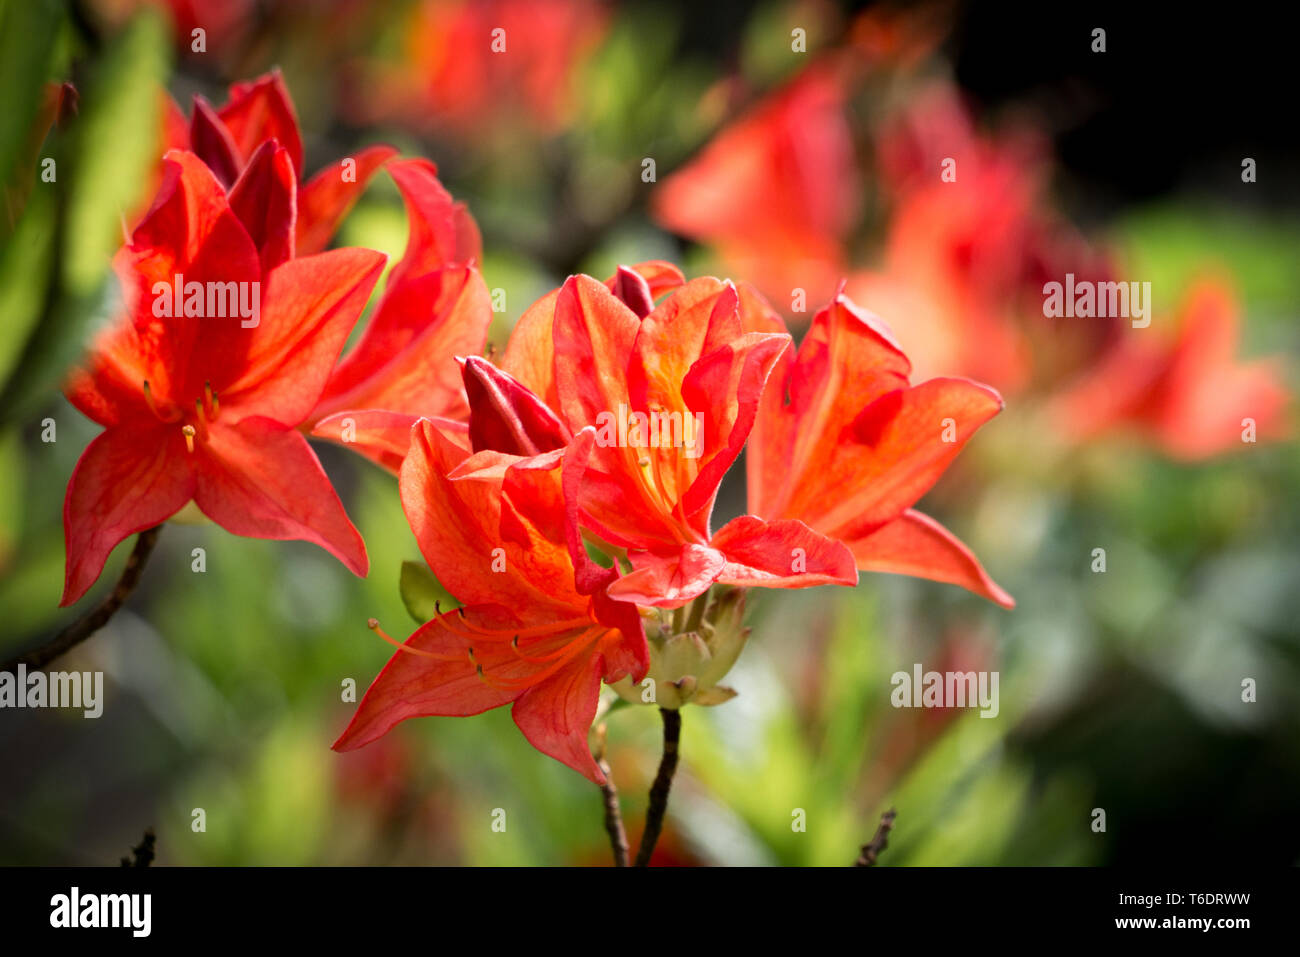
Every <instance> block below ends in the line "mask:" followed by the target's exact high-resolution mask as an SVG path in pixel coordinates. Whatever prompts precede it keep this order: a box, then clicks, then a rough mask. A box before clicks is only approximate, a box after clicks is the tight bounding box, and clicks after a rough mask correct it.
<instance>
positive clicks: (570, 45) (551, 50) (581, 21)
mask: <svg viewBox="0 0 1300 957" xmlns="http://www.w3.org/2000/svg"><path fill="white" fill-rule="evenodd" d="M607 20H608V14H607V11H606V9H605V8H604V7H603V6H602V5H601V4H599V3H595V2H592V0H473V2H466V0H422V2H420V3H418V4H417V5H416V6H415V8H414V10H413V12H412V16H411V17H410V19H409V22H407V23H406V24H404V25H403V26H404V29H403V30H402V31H401V35H402V37H403V39H404V44H405V45H404V49H403V50H402V51H401V52H400V54H399V56H398V58H397V59H396V62H393V61H391V60H385V61H383V62H372V63H363V64H362V65H361V73H362V75H361V77H360V79H358V80H357V81H356V82H353V83H350V84H348V85H347V87H346V88H345V91H344V92H345V95H346V96H347V97H348V99H349V102H348V108H349V111H350V112H351V113H353V114H354V115H355V116H356V117H357V118H358V119H359V120H361V121H362V122H366V123H371V122H374V121H376V120H400V121H402V122H405V123H408V124H410V125H413V126H416V127H419V128H422V129H435V130H438V131H440V132H442V133H444V134H445V133H446V132H447V131H452V132H459V133H461V134H462V135H464V134H474V135H476V136H477V137H479V138H481V137H482V136H483V131H484V128H485V126H489V127H494V128H497V129H500V128H502V127H501V121H503V120H509V121H510V122H511V123H512V124H513V125H514V126H522V127H523V128H525V129H535V130H540V131H542V132H555V131H557V130H558V129H560V128H561V127H563V126H564V124H565V123H566V122H568V120H569V117H570V116H571V114H572V111H573V106H574V103H573V97H572V92H573V90H574V80H575V78H576V76H577V72H578V69H579V68H580V67H581V65H582V63H583V62H584V61H585V59H586V57H587V56H588V54H589V53H590V51H591V50H592V49H593V48H594V47H595V45H596V44H597V43H598V42H599V41H600V38H601V37H602V36H603V35H604V33H605V30H606V23H607ZM497 30H501V31H503V32H502V33H499V34H498V33H496V32H495V31H497Z"/></svg>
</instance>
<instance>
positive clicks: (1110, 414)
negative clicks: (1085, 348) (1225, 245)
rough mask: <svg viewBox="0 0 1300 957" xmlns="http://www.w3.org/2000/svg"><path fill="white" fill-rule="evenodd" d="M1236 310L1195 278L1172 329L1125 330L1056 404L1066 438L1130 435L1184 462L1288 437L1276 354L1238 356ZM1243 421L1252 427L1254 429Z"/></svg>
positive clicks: (1225, 291)
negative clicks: (1256, 357)
mask: <svg viewBox="0 0 1300 957" xmlns="http://www.w3.org/2000/svg"><path fill="white" fill-rule="evenodd" d="M1240 323H1241V310H1240V307H1239V306H1238V304H1237V301H1236V299H1235V297H1234V296H1233V294H1232V292H1231V290H1230V289H1229V288H1228V287H1227V285H1225V284H1224V283H1222V282H1220V281H1216V280H1202V281H1200V282H1198V283H1197V284H1196V285H1195V286H1193V287H1192V288H1191V290H1190V291H1189V292H1188V293H1187V295H1186V297H1185V299H1184V301H1183V304H1182V306H1181V308H1180V309H1179V311H1178V315H1177V318H1176V320H1175V327H1176V328H1175V331H1174V333H1173V334H1172V335H1161V333H1160V331H1159V324H1158V323H1154V324H1153V325H1152V328H1150V329H1130V330H1129V331H1128V332H1127V333H1126V334H1125V335H1124V337H1123V338H1122V339H1121V340H1120V341H1119V342H1118V343H1117V344H1116V345H1115V346H1114V347H1113V348H1112V349H1110V350H1109V351H1108V352H1107V353H1106V354H1105V355H1103V356H1102V357H1101V358H1100V360H1099V361H1098V363H1097V365H1096V366H1095V367H1094V368H1093V369H1091V370H1089V371H1088V372H1086V373H1084V374H1083V376H1081V377H1080V379H1079V380H1078V381H1077V382H1076V383H1075V384H1074V385H1073V386H1071V387H1070V388H1069V389H1067V390H1066V391H1065V392H1064V393H1063V394H1062V395H1061V396H1060V397H1059V398H1058V399H1057V400H1056V402H1055V406H1054V407H1055V410H1056V412H1057V414H1058V416H1059V418H1058V421H1059V422H1060V423H1061V425H1062V427H1063V429H1064V430H1065V431H1066V433H1067V434H1068V435H1070V436H1071V437H1073V438H1074V439H1076V440H1078V441H1084V440H1088V439H1091V438H1094V437H1096V436H1098V435H1102V434H1105V433H1108V432H1113V431H1125V430H1127V431H1129V432H1131V433H1135V434H1137V435H1140V436H1143V437H1145V438H1147V439H1149V440H1151V441H1153V442H1155V443H1156V444H1157V445H1158V446H1159V447H1160V448H1161V449H1162V450H1163V451H1164V452H1165V453H1166V454H1168V455H1170V456H1172V457H1173V458H1176V459H1182V460H1186V461H1192V460H1196V459H1203V458H1207V457H1209V456H1212V455H1216V454H1219V453H1222V452H1227V451H1229V450H1231V449H1234V448H1236V449H1240V448H1242V447H1243V445H1244V443H1245V442H1246V441H1247V439H1246V438H1245V436H1246V435H1247V434H1250V435H1252V436H1253V437H1252V438H1251V439H1250V440H1249V441H1257V440H1262V439H1268V438H1279V437H1282V436H1284V435H1285V434H1287V432H1288V431H1289V427H1288V425H1287V422H1286V407H1287V404H1288V402H1289V401H1290V395H1289V393H1288V392H1287V390H1286V388H1285V386H1284V385H1283V383H1282V377H1281V370H1280V368H1279V365H1278V363H1277V361H1276V360H1273V359H1259V360H1254V361H1249V362H1242V361H1239V360H1238V359H1237V346H1238V339H1239V337H1240ZM1251 423H1253V428H1252V425H1251Z"/></svg>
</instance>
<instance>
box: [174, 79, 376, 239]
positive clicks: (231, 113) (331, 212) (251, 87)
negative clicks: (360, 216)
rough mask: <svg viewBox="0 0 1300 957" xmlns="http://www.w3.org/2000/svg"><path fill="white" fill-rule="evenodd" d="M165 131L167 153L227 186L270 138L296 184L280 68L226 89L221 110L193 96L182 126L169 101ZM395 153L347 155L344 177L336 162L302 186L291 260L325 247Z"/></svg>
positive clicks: (298, 165)
mask: <svg viewBox="0 0 1300 957" xmlns="http://www.w3.org/2000/svg"><path fill="white" fill-rule="evenodd" d="M164 129H165V133H164V142H165V143H166V144H167V146H168V147H170V148H172V149H182V150H192V151H193V152H194V153H196V154H198V156H199V157H200V158H201V159H202V160H203V161H204V162H205V163H206V164H207V165H208V167H209V168H210V169H211V170H212V172H213V173H214V174H215V175H216V177H217V179H218V180H220V181H221V184H222V185H223V186H225V187H227V188H229V187H231V186H232V185H233V184H234V182H235V180H236V179H238V178H239V175H240V173H241V172H242V171H243V169H244V167H245V166H246V165H247V164H248V163H249V162H250V161H251V159H252V157H253V155H254V154H255V153H256V152H257V150H258V148H259V147H261V145H262V144H263V143H265V142H266V141H267V140H275V141H277V142H278V143H279V144H280V145H281V146H283V147H284V148H285V149H286V150H288V151H289V159H290V161H291V162H292V164H293V172H294V176H295V177H296V178H297V179H298V180H299V181H301V180H302V175H303V150H302V134H301V133H300V132H299V130H298V116H297V113H296V112H295V110H294V108H293V101H292V100H291V99H290V98H289V91H288V89H287V88H286V87H285V85H284V79H283V77H281V75H280V71H279V70H273V71H272V72H270V73H268V74H266V75H265V76H261V77H258V78H257V79H256V80H249V81H245V82H242V83H236V84H234V85H232V86H231V87H230V99H229V100H228V101H227V102H226V105H225V106H223V107H220V108H219V109H218V108H214V107H213V106H212V105H211V104H209V103H208V101H207V100H205V99H204V98H203V97H201V96H196V97H195V98H194V108H193V111H192V112H191V114H190V119H189V122H188V123H187V122H186V120H185V116H184V114H183V113H182V112H181V110H180V108H179V107H178V106H177V105H176V103H175V102H174V101H173V100H171V99H170V98H168V99H167V111H166V115H165V117H164ZM396 155H397V150H395V149H393V148H392V147H391V146H369V147H366V148H365V149H363V150H360V151H358V152H357V154H356V156H353V157H350V159H352V160H354V161H355V163H356V167H355V169H354V170H353V171H352V174H353V175H350V176H349V177H348V179H346V180H345V179H344V176H343V173H344V171H343V168H342V167H341V166H340V165H339V164H330V165H329V166H326V167H325V168H324V169H322V170H321V171H320V172H319V173H317V174H316V175H315V176H314V177H312V178H311V179H310V180H308V181H307V182H305V183H302V185H301V188H300V189H299V190H298V219H297V223H296V226H295V230H294V233H295V235H294V249H295V251H296V254H297V255H299V256H305V255H310V254H311V253H318V252H320V251H321V250H322V249H324V248H325V247H326V246H328V245H329V242H330V239H332V238H333V236H334V233H335V232H336V231H337V230H338V227H339V223H341V222H342V221H343V217H344V216H346V215H347V213H348V210H350V209H351V208H352V206H353V204H354V203H355V202H356V201H357V200H358V199H359V198H360V196H361V194H362V192H364V191H365V188H366V185H367V184H368V183H369V182H370V177H371V176H373V175H374V174H375V172H376V171H377V170H378V169H379V168H380V167H381V166H383V165H384V163H386V162H387V161H388V160H389V159H391V158H392V157H394V156H396Z"/></svg>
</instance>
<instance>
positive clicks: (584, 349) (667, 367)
mask: <svg viewBox="0 0 1300 957" xmlns="http://www.w3.org/2000/svg"><path fill="white" fill-rule="evenodd" d="M656 269H657V271H655V272H652V273H651V274H652V275H653V276H654V278H655V279H656V282H657V283H659V284H660V285H669V284H672V283H674V282H675V280H674V279H673V278H672V277H671V275H666V274H665V273H664V272H663V270H662V269H658V267H656ZM613 285H614V288H615V289H616V290H618V292H619V295H615V293H614V292H613V291H611V289H610V286H609V285H606V284H602V283H600V282H597V281H596V280H595V279H592V278H591V277H590V276H573V277H571V278H570V279H569V280H568V282H566V283H565V284H564V286H563V287H562V288H561V289H560V290H559V291H558V292H557V293H553V294H552V295H551V296H548V297H547V298H546V299H544V300H542V302H540V303H538V304H537V305H536V306H534V307H533V308H532V309H530V310H529V311H528V313H526V314H525V315H524V316H523V317H522V318H521V319H520V321H519V324H518V325H517V326H516V328H515V330H514V332H513V334H512V335H511V339H510V343H509V345H508V346H507V349H506V355H505V357H504V358H503V362H502V365H503V368H504V369H505V370H506V372H508V373H510V374H512V375H513V376H514V377H515V378H516V379H518V380H519V382H520V383H522V385H523V386H524V387H527V389H530V390H532V392H534V393H535V394H536V396H538V397H539V401H543V400H544V402H545V404H546V405H548V406H549V407H550V409H551V410H552V412H553V413H554V416H555V418H556V420H557V421H558V422H560V423H562V426H563V427H564V428H565V429H567V430H568V432H569V433H578V432H580V431H581V430H583V429H585V428H588V427H591V428H595V429H596V430H597V440H596V449H595V451H594V452H593V455H592V460H591V464H590V466H589V467H588V469H587V473H586V478H585V480H584V483H583V491H582V500H581V504H582V518H581V521H582V526H583V528H584V529H587V530H588V531H590V532H592V533H593V534H594V535H595V536H597V537H598V538H599V539H600V540H601V541H602V542H603V543H604V544H605V545H606V546H607V547H612V548H614V549H622V550H625V552H626V555H627V559H628V560H629V561H630V563H631V564H632V566H633V568H634V571H633V572H632V573H631V574H629V575H628V576H626V577H625V578H622V579H620V580H619V581H618V582H616V583H614V584H612V585H611V586H610V589H609V593H610V595H611V596H614V597H617V598H619V599H621V600H624V601H634V602H639V603H641V604H646V605H655V606H659V607H666V608H673V607H677V606H680V605H682V604H685V603H686V602H688V601H690V600H691V599H692V598H695V597H696V596H697V595H700V594H702V593H703V592H705V591H707V590H708V588H709V586H710V585H712V584H713V583H714V582H720V583H724V584H733V585H746V586H768V587H778V588H801V587H806V586H809V585H821V584H831V583H837V584H850V585H851V584H854V583H856V581H857V573H856V571H855V570H854V568H853V561H852V556H851V555H850V554H849V553H848V550H847V549H845V548H844V546H843V545H841V544H839V543H838V542H834V541H831V540H830V539H827V538H825V537H824V536H822V535H819V534H817V533H816V532H814V531H813V530H812V529H810V528H808V527H807V526H806V525H804V524H803V523H802V522H800V521H774V522H767V521H763V520H762V519H758V518H755V517H753V516H751V515H745V516H741V517H740V518H737V519H735V520H733V521H731V522H729V523H728V524H727V525H725V526H723V528H721V529H719V530H718V531H717V532H716V533H714V532H712V531H711V530H710V516H711V514H712V511H713V502H714V499H715V497H716V495H717V491H718V484H719V483H720V482H721V480H722V476H723V474H724V473H725V472H726V470H727V469H728V468H729V467H730V466H731V464H732V463H733V462H734V461H735V459H736V456H737V455H738V454H739V453H740V450H741V447H742V446H743V445H744V444H745V439H746V438H747V436H748V435H749V430H750V427H751V425H752V424H753V421H754V414H755V412H756V410H757V407H758V401H759V396H760V394H761V393H762V390H763V385H764V383H765V382H766V381H767V377H768V373H769V372H770V371H771V369H772V367H773V364H774V363H775V362H776V361H777V359H778V357H779V356H780V355H781V354H782V353H783V352H784V351H785V350H786V349H787V347H788V346H789V343H790V338H789V336H788V335H786V334H785V333H784V332H781V333H778V334H773V333H767V332H746V331H745V324H744V322H743V321H742V315H741V313H742V298H741V296H740V294H739V293H738V292H737V289H736V287H735V286H734V285H732V284H731V283H730V282H722V281H719V280H717V279H712V278H702V279H696V280H693V281H691V282H689V283H686V284H685V285H683V286H681V287H680V288H677V289H675V291H673V292H672V293H671V294H670V295H669V296H668V297H667V298H666V299H665V300H664V301H663V302H662V303H660V304H659V305H658V306H654V304H653V291H652V288H651V286H650V284H649V283H648V282H647V281H646V279H645V277H643V276H642V275H641V274H640V273H639V272H637V271H634V270H631V269H627V268H626V267H624V268H621V269H620V270H619V273H618V276H617V277H616V278H615V280H614V283H613ZM637 416H641V417H642V418H641V420H640V421H641V422H642V425H641V426H640V427H639V428H638V429H636V430H634V429H633V428H632V427H631V423H632V422H634V421H637V420H636V417H637ZM674 429H676V431H675V432H674Z"/></svg>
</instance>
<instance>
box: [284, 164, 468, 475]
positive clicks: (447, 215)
mask: <svg viewBox="0 0 1300 957" xmlns="http://www.w3.org/2000/svg"><path fill="white" fill-rule="evenodd" d="M387 169H388V172H389V174H390V175H391V176H392V177H393V180H394V181H395V182H396V183H397V186H398V189H400V190H401V193H402V198H403V200H404V201H405V203H406V214H407V220H408V222H409V224H410V228H409V237H408V239H407V243H406V253H405V255H404V256H403V257H402V260H401V262H399V263H398V264H397V265H396V266H394V267H393V270H392V272H391V273H390V274H389V277H388V284H387V286H386V287H385V289H384V295H383V298H382V299H380V300H379V303H378V304H377V305H376V307H375V310H374V315H373V316H372V317H371V319H370V320H369V323H368V324H367V326H366V329H365V331H364V333H362V335H361V338H360V340H359V341H358V342H357V344H356V347H355V348H353V349H352V350H350V351H349V352H348V354H347V355H346V356H344V357H343V360H342V361H341V362H340V363H339V365H338V368H337V369H335V370H334V372H333V373H332V374H331V376H330V378H329V382H328V383H326V386H325V391H324V393H323V394H322V395H321V399H320V402H319V403H317V405H316V408H315V409H314V410H313V412H312V414H311V417H310V420H309V427H310V429H311V430H312V434H314V435H317V436H321V437H323V438H329V439H333V440H335V441H338V442H341V443H343V444H344V445H346V446H347V447H348V448H350V449H352V450H353V451H355V452H358V453H360V454H361V455H364V456H366V457H367V458H369V459H371V460H372V461H375V462H377V463H379V464H380V465H382V466H384V467H385V468H387V469H389V470H390V471H392V472H396V471H397V470H398V469H399V468H400V467H401V465H402V459H403V458H404V457H405V456H406V450H407V446H408V444H409V442H410V438H411V426H412V424H413V423H414V422H415V420H416V419H417V418H421V417H424V418H431V419H436V420H438V422H439V425H440V426H441V427H442V428H443V430H444V431H446V432H448V433H451V434H458V435H461V436H463V435H464V433H465V428H466V427H465V420H466V418H467V417H468V415H469V405H468V403H467V400H466V396H465V388H464V386H463V385H462V383H461V372H460V368H459V366H458V365H457V363H456V359H455V357H456V356H458V355H478V354H480V353H481V352H482V351H483V346H484V343H485V342H486V341H487V331H488V326H489V325H490V324H491V322H492V303H491V299H490V297H489V294H488V289H487V285H486V283H484V282H483V276H482V274H481V273H480V272H479V270H478V266H477V261H478V259H479V258H480V256H481V248H480V246H481V244H480V240H479V233H478V227H477V226H476V225H475V223H474V220H473V219H472V218H471V217H470V215H469V212H468V211H467V210H466V209H465V206H464V204H463V203H457V202H455V201H454V200H453V199H452V197H451V195H450V194H449V193H448V192H447V191H446V190H445V189H444V188H443V187H442V184H441V183H439V182H438V177H437V169H436V167H434V165H433V164H432V163H430V162H429V161H428V160H418V159H417V160H403V161H393V162H391V163H389V164H388V167H387ZM462 444H467V443H466V442H464V440H463V439H462Z"/></svg>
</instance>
